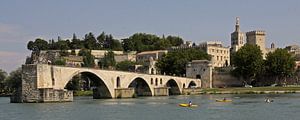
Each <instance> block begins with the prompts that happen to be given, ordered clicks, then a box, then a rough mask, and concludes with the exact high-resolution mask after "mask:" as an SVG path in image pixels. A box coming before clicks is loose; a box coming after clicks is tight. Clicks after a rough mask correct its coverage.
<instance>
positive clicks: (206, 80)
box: [186, 60, 213, 88]
mask: <svg viewBox="0 0 300 120" xmlns="http://www.w3.org/2000/svg"><path fill="white" fill-rule="evenodd" d="M212 68H213V67H212V64H211V62H210V61H208V60H193V61H192V62H189V63H188V64H187V65H186V77H189V78H196V79H201V81H202V82H201V84H202V85H201V86H202V87H203V88H212Z"/></svg>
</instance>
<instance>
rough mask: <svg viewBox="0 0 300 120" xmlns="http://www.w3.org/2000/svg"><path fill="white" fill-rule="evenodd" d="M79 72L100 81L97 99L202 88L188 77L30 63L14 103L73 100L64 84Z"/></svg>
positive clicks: (150, 94) (71, 94) (95, 93)
mask: <svg viewBox="0 0 300 120" xmlns="http://www.w3.org/2000/svg"><path fill="white" fill-rule="evenodd" d="M79 74H81V75H85V76H88V78H89V79H90V80H92V81H94V83H97V86H96V87H94V88H93V97H94V98H96V99H97V98H124V97H134V96H136V95H137V96H161V95H176V94H182V92H183V90H184V89H188V88H191V87H201V80H200V79H193V78H186V77H176V76H166V75H153V74H141V73H135V72H123V71H115V70H103V69H93V68H74V67H63V66H53V65H47V64H30V65H23V66H22V89H21V90H19V91H17V92H16V93H15V94H14V95H13V96H12V98H11V102H57V101H61V102H63V101H73V92H72V91H69V90H66V89H65V87H66V85H67V83H68V82H69V81H70V80H72V78H73V77H74V76H76V75H79Z"/></svg>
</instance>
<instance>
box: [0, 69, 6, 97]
mask: <svg viewBox="0 0 300 120" xmlns="http://www.w3.org/2000/svg"><path fill="white" fill-rule="evenodd" d="M6 76H7V73H6V72H5V71H4V70H2V69H0V94H1V93H3V91H4V89H5V78H6Z"/></svg>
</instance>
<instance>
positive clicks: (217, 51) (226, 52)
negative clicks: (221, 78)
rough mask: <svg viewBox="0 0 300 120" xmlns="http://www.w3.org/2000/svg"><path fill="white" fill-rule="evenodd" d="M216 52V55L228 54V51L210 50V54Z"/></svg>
mask: <svg viewBox="0 0 300 120" xmlns="http://www.w3.org/2000/svg"><path fill="white" fill-rule="evenodd" d="M215 51H216V53H224V54H228V53H229V52H228V50H218V49H216V50H215V49H211V52H212V53H213V52H215Z"/></svg>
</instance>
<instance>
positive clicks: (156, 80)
mask: <svg viewBox="0 0 300 120" xmlns="http://www.w3.org/2000/svg"><path fill="white" fill-rule="evenodd" d="M157 84H158V79H157V78H155V86H157Z"/></svg>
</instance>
